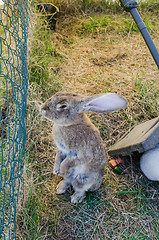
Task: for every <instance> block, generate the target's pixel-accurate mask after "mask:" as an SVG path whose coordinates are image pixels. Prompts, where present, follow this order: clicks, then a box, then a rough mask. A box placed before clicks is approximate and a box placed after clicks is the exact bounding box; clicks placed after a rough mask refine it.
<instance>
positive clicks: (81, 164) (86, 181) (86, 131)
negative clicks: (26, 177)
mask: <svg viewBox="0 0 159 240" xmlns="http://www.w3.org/2000/svg"><path fill="white" fill-rule="evenodd" d="M107 99H109V100H107ZM113 99H115V101H114V100H113ZM103 101H105V102H103ZM111 102H114V103H112V105H113V107H110V106H111ZM100 105H101V106H100ZM105 105H106V107H105ZM114 105H118V106H114ZM126 106H127V100H126V99H125V98H122V97H120V96H118V95H116V94H105V95H96V96H93V97H83V96H79V95H76V94H72V93H63V92H59V93H57V94H55V95H53V96H52V97H51V98H50V99H48V100H47V101H46V102H45V103H44V104H43V105H42V106H41V110H40V111H41V114H42V115H43V116H44V117H45V118H47V119H49V120H50V121H52V122H54V126H53V138H54V141H55V143H56V146H57V154H56V158H55V165H54V170H53V172H54V174H59V175H60V176H62V177H63V179H64V180H63V181H62V182H60V183H59V185H58V186H57V193H58V194H62V193H64V192H65V191H66V190H67V188H68V187H69V186H70V185H72V186H73V189H74V191H75V193H74V194H73V195H72V197H71V202H72V203H77V202H81V201H82V200H83V199H84V198H85V194H86V192H87V191H95V190H97V189H98V188H99V187H100V185H101V183H102V178H103V175H104V169H105V166H106V163H107V155H106V153H105V149H104V144H103V141H102V139H101V137H100V133H99V130H98V129H97V128H96V127H95V126H94V125H93V124H92V123H91V121H90V119H89V118H88V117H87V115H86V114H85V113H84V112H88V111H92V112H108V111H114V110H117V109H121V108H123V107H126Z"/></svg>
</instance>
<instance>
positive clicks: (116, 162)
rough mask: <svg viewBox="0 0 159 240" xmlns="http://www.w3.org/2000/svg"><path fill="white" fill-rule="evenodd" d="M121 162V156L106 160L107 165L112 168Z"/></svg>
mask: <svg viewBox="0 0 159 240" xmlns="http://www.w3.org/2000/svg"><path fill="white" fill-rule="evenodd" d="M121 163H122V160H121V158H116V159H112V160H110V161H109V162H108V164H109V166H111V167H112V168H115V167H116V166H117V165H119V164H121Z"/></svg>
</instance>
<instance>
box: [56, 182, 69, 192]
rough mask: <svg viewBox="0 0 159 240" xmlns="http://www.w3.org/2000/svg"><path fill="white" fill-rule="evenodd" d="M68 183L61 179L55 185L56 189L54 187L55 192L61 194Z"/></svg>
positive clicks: (67, 186)
mask: <svg viewBox="0 0 159 240" xmlns="http://www.w3.org/2000/svg"><path fill="white" fill-rule="evenodd" d="M69 186H70V184H69V183H68V182H67V181H65V180H62V181H61V182H60V183H59V184H58V185H57V189H56V193H57V194H63V193H65V192H66V190H67V189H68V188H69Z"/></svg>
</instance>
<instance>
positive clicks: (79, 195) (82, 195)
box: [71, 192, 86, 203]
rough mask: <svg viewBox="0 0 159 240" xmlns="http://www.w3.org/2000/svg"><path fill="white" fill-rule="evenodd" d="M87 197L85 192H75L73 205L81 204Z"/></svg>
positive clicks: (72, 199)
mask: <svg viewBox="0 0 159 240" xmlns="http://www.w3.org/2000/svg"><path fill="white" fill-rule="evenodd" d="M85 197H86V193H85V192H74V194H73V195H72V196H71V203H81V202H82V201H83V199H84V198H85Z"/></svg>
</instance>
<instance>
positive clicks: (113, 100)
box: [79, 93, 128, 113]
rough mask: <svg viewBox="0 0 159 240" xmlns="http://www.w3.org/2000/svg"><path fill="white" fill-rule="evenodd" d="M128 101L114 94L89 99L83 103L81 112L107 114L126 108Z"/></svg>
mask: <svg viewBox="0 0 159 240" xmlns="http://www.w3.org/2000/svg"><path fill="white" fill-rule="evenodd" d="M127 104H128V101H127V100H126V99H125V98H123V97H121V96H119V95H117V94H114V93H107V94H102V95H96V96H93V97H88V98H86V99H85V100H84V101H83V104H81V106H80V108H79V112H95V113H106V112H112V111H116V110H119V109H122V108H125V107H126V106H127Z"/></svg>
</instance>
